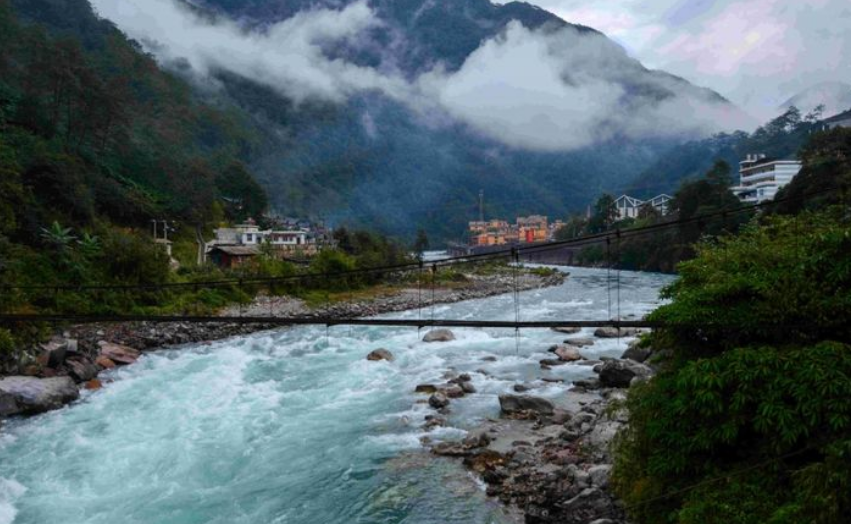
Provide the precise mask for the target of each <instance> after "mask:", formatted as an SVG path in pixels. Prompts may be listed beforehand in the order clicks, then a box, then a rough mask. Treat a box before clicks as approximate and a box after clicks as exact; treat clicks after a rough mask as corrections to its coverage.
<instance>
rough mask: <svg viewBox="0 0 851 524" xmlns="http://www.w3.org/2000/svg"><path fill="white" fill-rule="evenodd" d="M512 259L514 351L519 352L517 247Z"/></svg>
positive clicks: (518, 253) (518, 259)
mask: <svg viewBox="0 0 851 524" xmlns="http://www.w3.org/2000/svg"><path fill="white" fill-rule="evenodd" d="M511 254H512V259H513V264H514V323H515V325H516V327H515V328H514V353H515V354H517V355H519V354H520V289H519V288H518V284H517V272H518V271H519V269H520V268H519V266H520V251H519V250H518V249H517V248H513V249H512V253H511Z"/></svg>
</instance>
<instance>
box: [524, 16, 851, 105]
mask: <svg viewBox="0 0 851 524" xmlns="http://www.w3.org/2000/svg"><path fill="white" fill-rule="evenodd" d="M529 1H530V2H531V3H533V4H536V5H538V6H540V7H542V8H544V9H546V10H548V11H551V12H553V13H555V14H557V15H558V16H560V17H561V18H563V19H565V20H566V21H568V22H572V23H579V24H583V25H588V26H591V27H593V28H595V29H598V30H600V31H602V32H604V33H605V34H606V35H608V36H609V37H610V38H613V39H614V40H616V41H617V42H618V43H620V44H621V45H622V46H623V47H624V48H626V50H627V52H628V53H629V54H630V55H632V56H633V57H635V58H638V59H639V60H641V61H642V62H643V63H644V65H646V66H647V67H650V68H653V69H664V70H666V71H668V72H670V73H673V74H676V75H679V76H682V77H684V78H686V79H687V80H689V81H691V82H693V83H696V84H698V85H702V86H705V87H709V88H712V89H714V90H716V91H718V92H719V93H721V94H722V95H724V96H726V97H727V98H729V99H730V100H732V101H733V102H734V103H736V104H738V105H739V106H740V107H742V108H743V109H745V110H746V111H748V112H749V113H750V114H751V115H753V116H754V117H757V118H758V119H760V120H764V119H766V118H770V117H772V116H775V115H776V113H777V111H776V109H777V107H778V105H780V104H782V103H783V102H785V101H786V100H787V99H789V98H790V97H791V96H793V95H794V94H796V93H798V92H799V91H801V90H804V89H806V88H809V87H811V86H813V85H815V84H818V83H821V82H836V81H839V82H845V83H848V84H851V67H849V66H851V30H850V29H851V1H849V0H594V1H593V2H592V1H589V0H529Z"/></svg>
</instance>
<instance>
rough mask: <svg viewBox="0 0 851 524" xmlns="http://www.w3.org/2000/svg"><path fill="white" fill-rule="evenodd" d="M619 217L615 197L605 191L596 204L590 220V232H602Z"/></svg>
mask: <svg viewBox="0 0 851 524" xmlns="http://www.w3.org/2000/svg"><path fill="white" fill-rule="evenodd" d="M617 217H618V208H617V207H616V206H615V198H614V197H613V196H612V195H610V194H608V193H605V194H603V195H602V196H601V197H600V198H598V199H597V202H596V203H595V204H594V212H593V214H592V215H591V219H590V220H589V221H588V232H589V233H602V232H604V231H608V229H609V228H610V227H611V226H612V224H614V223H615V220H617Z"/></svg>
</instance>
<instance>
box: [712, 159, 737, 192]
mask: <svg viewBox="0 0 851 524" xmlns="http://www.w3.org/2000/svg"><path fill="white" fill-rule="evenodd" d="M706 180H708V181H709V183H710V184H712V185H713V186H716V187H719V188H720V187H725V188H726V187H729V186H730V184H731V182H732V177H731V170H730V164H728V163H727V162H725V161H724V160H716V161H715V164H714V165H713V166H712V169H710V170H709V171H708V172H707V173H706Z"/></svg>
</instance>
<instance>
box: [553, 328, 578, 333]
mask: <svg viewBox="0 0 851 524" xmlns="http://www.w3.org/2000/svg"><path fill="white" fill-rule="evenodd" d="M552 330H553V331H556V332H558V333H564V334H565V335H573V334H574V333H579V332H580V331H582V328H578V327H554V328H552Z"/></svg>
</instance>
